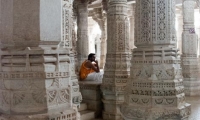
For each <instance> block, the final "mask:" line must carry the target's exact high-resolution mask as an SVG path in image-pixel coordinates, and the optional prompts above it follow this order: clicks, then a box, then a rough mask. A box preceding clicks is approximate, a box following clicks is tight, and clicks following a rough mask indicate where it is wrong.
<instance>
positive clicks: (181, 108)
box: [121, 0, 190, 120]
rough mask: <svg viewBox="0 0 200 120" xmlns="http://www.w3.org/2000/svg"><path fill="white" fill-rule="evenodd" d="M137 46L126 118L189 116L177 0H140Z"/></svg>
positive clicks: (155, 119)
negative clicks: (178, 44) (178, 36)
mask: <svg viewBox="0 0 200 120" xmlns="http://www.w3.org/2000/svg"><path fill="white" fill-rule="evenodd" d="M135 22H136V23H137V24H136V26H135V45H136V47H137V48H135V49H134V50H133V52H132V60H131V64H132V65H131V70H130V79H129V80H128V83H127V87H126V93H125V102H124V104H123V105H122V107H121V113H122V115H123V118H124V120H165V119H170V120H181V119H184V120H187V118H188V116H189V114H190V105H189V104H187V103H186V102H185V94H184V86H183V80H182V74H181V67H180V64H181V60H180V56H179V54H178V50H177V48H176V46H175V45H176V34H175V0H151V1H149V0H136V17H135Z"/></svg>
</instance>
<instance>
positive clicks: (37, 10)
mask: <svg viewBox="0 0 200 120" xmlns="http://www.w3.org/2000/svg"><path fill="white" fill-rule="evenodd" d="M0 2H1V4H0V5H1V8H2V7H4V6H10V8H7V7H6V8H5V9H2V10H1V16H2V15H5V14H6V13H7V16H9V17H1V24H0V28H2V27H3V28H6V29H7V30H6V29H0V30H1V31H0V32H5V31H6V33H7V34H1V35H0V40H1V43H2V44H1V45H0V47H1V49H0V59H1V63H0V82H1V84H0V118H1V119H3V120H36V119H37V120H48V119H51V120H52V119H62V120H68V119H74V120H76V119H79V118H78V117H77V116H78V112H77V111H76V106H78V105H79V104H80V102H81V100H82V98H81V94H80V92H79V85H78V80H77V78H76V75H75V70H74V54H73V52H72V51H71V48H72V44H71V42H72V36H70V35H69V34H68V33H71V32H72V23H71V16H72V8H70V7H69V6H71V5H72V1H70V0H69V1H65V0H63V1H60V2H58V1H57V0H48V1H47V0H36V1H31V0H25V1H24V0H8V1H4V0H1V1H0ZM51 5H53V6H54V7H51ZM52 13H55V14H52ZM61 13H63V14H61ZM53 18H54V19H53ZM66 18H68V19H70V20H66ZM29 27H30V28H29ZM4 30H5V31H4ZM53 31H54V32H53ZM7 35H9V36H7ZM63 43H64V44H63ZM64 47H65V48H64Z"/></svg>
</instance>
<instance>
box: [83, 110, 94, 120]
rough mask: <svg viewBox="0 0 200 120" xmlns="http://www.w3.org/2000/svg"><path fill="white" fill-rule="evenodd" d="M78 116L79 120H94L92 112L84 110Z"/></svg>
mask: <svg viewBox="0 0 200 120" xmlns="http://www.w3.org/2000/svg"><path fill="white" fill-rule="evenodd" d="M80 114H81V120H94V119H95V115H94V111H91V110H84V111H80Z"/></svg>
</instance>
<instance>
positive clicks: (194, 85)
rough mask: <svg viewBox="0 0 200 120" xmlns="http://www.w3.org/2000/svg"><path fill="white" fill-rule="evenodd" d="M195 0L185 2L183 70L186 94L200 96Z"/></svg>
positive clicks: (185, 0) (184, 0)
mask: <svg viewBox="0 0 200 120" xmlns="http://www.w3.org/2000/svg"><path fill="white" fill-rule="evenodd" d="M195 5H196V2H195V0H183V23H184V26H183V33H182V39H183V41H182V49H183V50H182V52H183V54H182V70H183V77H184V85H185V94H186V95H188V96H196V95H200V79H199V78H200V76H199V70H198V69H199V67H198V64H199V62H198V58H197V54H198V36H197V34H196V33H195V26H194V8H195Z"/></svg>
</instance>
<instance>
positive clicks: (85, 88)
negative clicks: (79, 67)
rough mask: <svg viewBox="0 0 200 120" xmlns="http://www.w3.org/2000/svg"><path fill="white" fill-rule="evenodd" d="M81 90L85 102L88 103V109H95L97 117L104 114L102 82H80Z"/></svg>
mask: <svg viewBox="0 0 200 120" xmlns="http://www.w3.org/2000/svg"><path fill="white" fill-rule="evenodd" d="M79 85H80V92H81V94H82V96H83V103H87V108H88V110H93V111H95V118H99V117H101V116H102V110H103V103H102V101H101V100H102V93H101V90H100V86H101V83H99V82H93V81H84V82H80V81H79Z"/></svg>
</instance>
